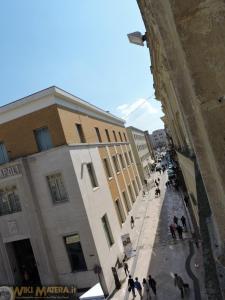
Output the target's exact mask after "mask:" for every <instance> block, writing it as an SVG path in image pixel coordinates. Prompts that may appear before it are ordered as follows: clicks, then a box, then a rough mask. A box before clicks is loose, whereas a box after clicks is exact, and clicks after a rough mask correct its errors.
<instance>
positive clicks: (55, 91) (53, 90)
mask: <svg viewBox="0 0 225 300" xmlns="http://www.w3.org/2000/svg"><path fill="white" fill-rule="evenodd" d="M51 95H53V96H60V98H63V99H64V100H65V101H67V102H70V103H71V102H72V103H74V104H75V102H76V104H79V105H80V106H83V107H85V108H88V109H90V110H93V111H95V112H98V113H100V114H102V115H104V116H107V117H109V118H111V119H114V120H116V121H117V122H120V123H122V124H125V122H126V121H125V120H123V119H122V118H119V117H117V116H115V115H113V114H111V113H109V112H107V111H105V110H103V109H101V108H99V107H97V106H95V105H93V104H91V103H89V102H87V101H85V100H83V99H81V98H79V97H77V96H74V95H73V94H71V93H69V92H67V91H65V90H63V89H61V88H59V87H57V86H50V87H48V88H46V89H43V90H40V91H38V92H35V93H33V94H30V95H28V96H25V97H23V98H20V99H18V100H15V101H13V102H10V103H8V104H5V105H3V106H0V115H1V114H2V113H7V111H10V110H15V109H17V108H19V107H21V106H24V105H26V104H28V103H31V102H32V101H35V100H38V99H41V98H43V97H46V96H51Z"/></svg>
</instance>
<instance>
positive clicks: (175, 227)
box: [169, 216, 187, 240]
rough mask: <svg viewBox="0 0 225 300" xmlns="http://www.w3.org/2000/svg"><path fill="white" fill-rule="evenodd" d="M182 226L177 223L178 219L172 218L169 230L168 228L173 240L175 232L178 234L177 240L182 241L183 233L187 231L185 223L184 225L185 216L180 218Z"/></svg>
mask: <svg viewBox="0 0 225 300" xmlns="http://www.w3.org/2000/svg"><path fill="white" fill-rule="evenodd" d="M180 220H181V223H182V226H181V225H180V224H179V223H178V217H177V216H174V217H173V223H171V224H170V226H169V228H170V233H171V235H172V238H173V239H176V238H177V236H176V231H177V233H178V236H179V239H180V240H183V231H184V230H185V231H187V223H186V218H185V216H182V217H181V218H180Z"/></svg>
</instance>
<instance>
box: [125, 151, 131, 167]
mask: <svg viewBox="0 0 225 300" xmlns="http://www.w3.org/2000/svg"><path fill="white" fill-rule="evenodd" d="M124 155H125V159H126V162H127V165H128V166H129V165H130V162H129V158H128V156H127V152H125V153H124Z"/></svg>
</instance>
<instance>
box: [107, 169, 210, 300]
mask: <svg viewBox="0 0 225 300" xmlns="http://www.w3.org/2000/svg"><path fill="white" fill-rule="evenodd" d="M153 176H154V178H158V177H159V178H160V189H161V196H160V197H158V198H155V195H154V194H155V193H154V192H155V188H152V189H151V190H150V192H149V193H148V194H147V195H146V196H145V197H140V198H139V199H138V200H137V201H136V203H135V207H134V209H133V216H134V217H135V227H134V229H131V228H130V224H129V220H127V221H126V223H125V224H124V226H123V233H128V232H129V233H130V236H131V240H132V244H133V248H134V249H135V250H136V251H135V252H136V255H135V256H133V257H132V258H130V259H129V260H128V265H129V269H130V271H131V275H132V276H133V277H138V278H139V280H140V282H142V279H143V278H146V277H147V276H148V275H149V274H151V275H152V276H153V278H155V280H156V281H157V288H158V289H157V296H153V295H152V294H151V299H157V300H161V299H162V300H164V299H167V300H176V299H181V296H180V292H179V290H178V289H177V288H176V287H175V286H174V279H173V273H177V274H179V275H180V276H181V277H182V278H183V279H184V281H185V282H186V283H188V284H189V286H190V289H189V291H187V293H186V295H185V299H190V300H192V299H195V300H199V299H201V300H205V299H207V297H206V295H205V290H204V286H203V276H204V273H203V264H202V260H201V247H200V248H199V249H197V248H196V246H195V245H194V244H193V241H192V237H191V234H190V227H189V226H188V232H186V233H184V240H183V241H182V240H178V239H177V240H175V241H174V240H173V239H172V237H171V234H170V232H169V224H170V223H171V222H172V220H173V216H174V215H176V216H177V217H178V218H180V217H181V216H182V215H184V216H185V217H186V219H187V220H188V216H187V215H186V210H185V207H184V204H183V201H182V195H181V194H180V193H179V192H177V191H175V190H174V189H173V188H172V187H170V188H167V189H166V188H165V182H166V181H167V175H166V173H165V174H163V175H160V176H159V175H158V173H157V174H154V175H153ZM128 219H129V218H128ZM196 264H197V266H196ZM119 275H120V280H121V282H123V284H122V287H121V289H120V290H118V291H117V292H116V293H115V294H114V295H113V296H112V297H111V299H114V300H117V299H118V300H122V299H123V300H130V299H133V297H132V294H131V293H128V291H127V278H126V277H125V275H124V272H123V270H122V269H120V271H119ZM135 299H140V296H139V295H137V297H136V298H135ZM143 299H144V300H145V299H147V295H146V293H145V292H144V297H143Z"/></svg>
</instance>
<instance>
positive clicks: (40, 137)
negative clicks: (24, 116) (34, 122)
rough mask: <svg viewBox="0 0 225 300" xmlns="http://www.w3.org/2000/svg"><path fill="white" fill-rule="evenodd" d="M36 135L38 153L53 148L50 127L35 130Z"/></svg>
mask: <svg viewBox="0 0 225 300" xmlns="http://www.w3.org/2000/svg"><path fill="white" fill-rule="evenodd" d="M34 135H35V139H36V143H37V146H38V151H44V150H48V149H51V148H52V147H53V145H52V139H51V135H50V132H49V130H48V127H44V128H39V129H35V130H34Z"/></svg>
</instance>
